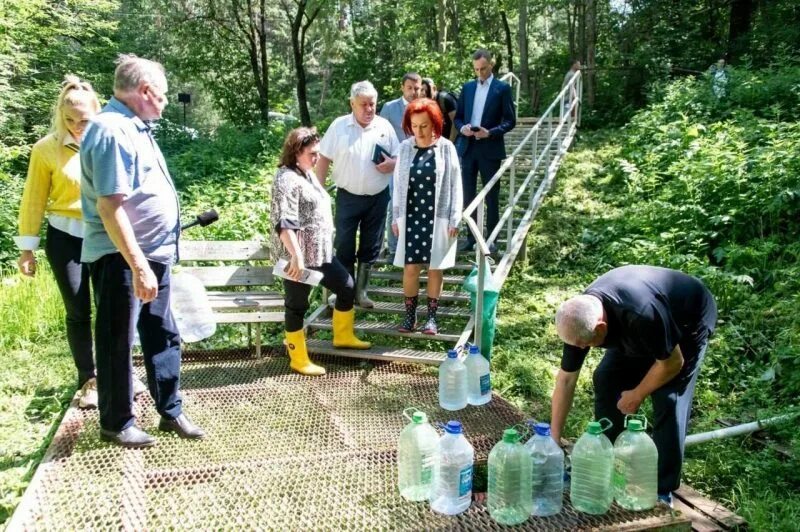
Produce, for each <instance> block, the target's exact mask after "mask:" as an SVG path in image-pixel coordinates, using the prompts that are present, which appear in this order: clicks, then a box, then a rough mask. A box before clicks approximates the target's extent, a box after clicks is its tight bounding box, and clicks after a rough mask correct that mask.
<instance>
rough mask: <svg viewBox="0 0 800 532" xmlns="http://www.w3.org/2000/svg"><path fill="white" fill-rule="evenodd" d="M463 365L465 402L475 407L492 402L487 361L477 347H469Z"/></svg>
mask: <svg viewBox="0 0 800 532" xmlns="http://www.w3.org/2000/svg"><path fill="white" fill-rule="evenodd" d="M464 365H465V366H467V382H468V386H467V402H468V403H469V404H471V405H475V406H478V405H485V404H486V403H488V402H489V401H491V400H492V381H491V376H490V373H489V361H488V360H486V358H485V357H484V356H483V355H482V354H481V350H480V348H478V346H477V345H471V346H469V354H468V355H467V359H466V360H465V361H464Z"/></svg>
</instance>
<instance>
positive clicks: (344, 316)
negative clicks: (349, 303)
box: [333, 309, 372, 349]
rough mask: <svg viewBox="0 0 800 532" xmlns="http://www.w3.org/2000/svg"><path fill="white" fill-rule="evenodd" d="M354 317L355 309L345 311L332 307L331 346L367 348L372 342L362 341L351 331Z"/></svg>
mask: <svg viewBox="0 0 800 532" xmlns="http://www.w3.org/2000/svg"><path fill="white" fill-rule="evenodd" d="M355 319H356V311H355V309H350V310H348V311H347V312H342V311H341V310H336V309H333V347H344V348H347V349H369V348H370V347H372V344H371V343H369V342H362V341H361V340H359V339H358V338H356V335H355V333H354V332H353V323H354V322H355Z"/></svg>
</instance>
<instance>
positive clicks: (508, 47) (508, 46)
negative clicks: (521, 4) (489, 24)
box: [500, 11, 514, 72]
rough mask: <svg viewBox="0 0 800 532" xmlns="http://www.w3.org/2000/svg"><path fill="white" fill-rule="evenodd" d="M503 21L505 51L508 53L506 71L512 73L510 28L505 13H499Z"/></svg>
mask: <svg viewBox="0 0 800 532" xmlns="http://www.w3.org/2000/svg"><path fill="white" fill-rule="evenodd" d="M500 17H501V18H502V20H503V33H504V34H505V37H506V50H507V51H508V71H509V72H514V47H513V46H512V44H511V27H510V26H509V24H508V15H506V12H505V11H501V12H500Z"/></svg>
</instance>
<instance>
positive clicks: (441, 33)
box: [436, 0, 447, 54]
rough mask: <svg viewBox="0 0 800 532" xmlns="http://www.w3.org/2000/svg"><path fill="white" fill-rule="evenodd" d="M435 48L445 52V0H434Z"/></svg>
mask: <svg viewBox="0 0 800 532" xmlns="http://www.w3.org/2000/svg"><path fill="white" fill-rule="evenodd" d="M436 32H437V35H436V42H437V50H439V53H441V54H443V53H445V52H447V0H436Z"/></svg>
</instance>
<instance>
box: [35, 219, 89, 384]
mask: <svg viewBox="0 0 800 532" xmlns="http://www.w3.org/2000/svg"><path fill="white" fill-rule="evenodd" d="M82 243H83V239H81V238H78V237H75V236H72V235H70V234H69V233H65V232H64V231H60V230H58V229H56V228H54V227H52V226H51V225H48V226H47V236H46V239H45V243H44V252H45V254H46V255H47V262H48V263H50V269H51V270H52V271H53V277H55V279H56V284H57V285H58V291H59V292H61V299H62V300H63V301H64V308H65V309H66V311H67V317H66V324H67V343H68V344H69V350H70V352H71V353H72V359H73V360H74V361H75V367H76V368H77V370H78V387H81V386H83V384H84V383H85V382H86V381H88V380H89V379H91V378H93V377H94V376H95V373H94V359H93V357H92V300H91V293H90V290H89V266H87V265H86V264H82V263H81V245H82Z"/></svg>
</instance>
